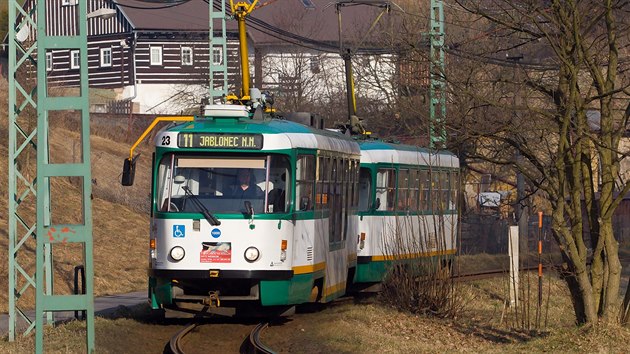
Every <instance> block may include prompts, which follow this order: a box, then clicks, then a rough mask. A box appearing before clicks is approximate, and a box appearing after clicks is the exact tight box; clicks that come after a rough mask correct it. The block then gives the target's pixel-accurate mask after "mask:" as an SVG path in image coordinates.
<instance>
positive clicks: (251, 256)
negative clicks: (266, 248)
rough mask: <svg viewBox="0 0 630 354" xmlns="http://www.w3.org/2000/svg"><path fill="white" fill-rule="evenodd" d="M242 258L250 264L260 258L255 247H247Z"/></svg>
mask: <svg viewBox="0 0 630 354" xmlns="http://www.w3.org/2000/svg"><path fill="white" fill-rule="evenodd" d="M244 256H245V260H246V261H248V262H250V263H252V262H256V261H257V260H258V258H259V257H260V251H259V250H258V248H256V247H247V249H246V250H245V254H244Z"/></svg>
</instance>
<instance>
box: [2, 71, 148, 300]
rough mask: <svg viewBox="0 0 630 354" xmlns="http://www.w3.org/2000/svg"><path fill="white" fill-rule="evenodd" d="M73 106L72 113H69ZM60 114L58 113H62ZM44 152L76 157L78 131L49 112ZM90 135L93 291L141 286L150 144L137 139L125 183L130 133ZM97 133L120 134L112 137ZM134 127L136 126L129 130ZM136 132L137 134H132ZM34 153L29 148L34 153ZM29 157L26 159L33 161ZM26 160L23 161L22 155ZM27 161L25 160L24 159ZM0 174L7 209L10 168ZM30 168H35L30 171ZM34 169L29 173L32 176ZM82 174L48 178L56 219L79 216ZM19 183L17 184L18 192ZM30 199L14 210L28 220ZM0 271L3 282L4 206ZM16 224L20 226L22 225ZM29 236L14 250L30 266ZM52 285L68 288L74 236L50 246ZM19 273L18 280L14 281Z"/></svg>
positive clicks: (30, 295)
mask: <svg viewBox="0 0 630 354" xmlns="http://www.w3.org/2000/svg"><path fill="white" fill-rule="evenodd" d="M7 90H8V88H7V83H6V82H5V81H2V80H0V102H6V100H7V96H6V95H7ZM6 109H7V105H6V104H5V103H3V104H0V133H1V135H0V136H1V137H2V139H1V140H2V142H3V143H1V144H0V166H8V161H7V156H8V147H7V141H8V130H7V127H8V124H7V112H6ZM70 114H71V113H70ZM62 118H64V117H62ZM51 122H52V123H51V132H50V136H49V140H50V145H49V146H50V152H51V159H52V160H53V162H57V163H59V162H64V163H67V162H74V161H78V160H79V159H80V153H79V149H78V146H79V145H80V134H79V131H78V128H77V127H76V124H72V123H71V122H69V120H68V119H58V117H55V118H54V120H53V121H51ZM92 134H93V135H92V136H91V138H90V139H91V140H90V142H91V152H90V153H91V162H92V164H91V165H92V178H93V180H94V183H93V184H92V196H93V200H92V209H93V210H92V219H93V240H94V249H93V255H94V274H95V277H94V282H95V294H96V295H106V294H115V293H125V292H130V291H135V290H141V289H144V288H145V287H146V269H147V251H146V250H147V242H148V241H147V240H148V230H149V215H148V214H149V213H148V199H149V198H148V195H149V193H150V190H149V188H150V180H149V175H150V165H151V161H150V152H149V150H148V148H149V147H148V145H145V144H143V145H141V146H140V151H141V152H143V155H144V156H143V158H141V159H139V165H138V170H137V175H136V177H137V178H136V181H137V183H136V185H134V186H133V187H127V188H125V189H123V187H122V186H121V185H120V173H121V170H122V162H123V159H124V158H125V157H127V156H128V154H129V147H130V146H131V144H130V143H129V141H130V137H129V134H128V132H127V131H126V130H123V129H107V130H104V129H102V127H99V126H93V127H92ZM97 134H100V135H107V136H110V137H118V140H110V139H106V138H103V137H101V136H99V135H97ZM134 134H135V133H134ZM136 136H138V135H136ZM32 159H34V154H33V156H32ZM31 163H32V161H31ZM25 164H26V163H25ZM26 165H28V164H26ZM2 170H3V171H5V173H3V174H2V175H0V195H2V196H4V197H2V198H0V208H2V210H8V206H7V198H6V196H8V172H6V171H7V170H6V167H5V168H2ZM31 172H32V173H34V171H31ZM33 177H34V176H33V175H31V176H30V178H33ZM80 186H81V182H80V181H77V180H76V179H70V178H55V179H53V180H52V181H51V202H52V218H53V222H54V223H65V222H81V220H82V218H81V215H80V210H81V206H80V205H81V194H80V190H81V189H80ZM24 188H25V187H23V186H20V192H21V191H22V190H23V189H24ZM34 202H35V200H34V199H33V198H32V197H29V198H27V200H26V201H25V202H24V203H22V204H21V205H20V207H19V209H18V213H19V214H20V216H22V217H24V218H25V219H27V220H28V221H29V222H34V215H35V213H34V210H35V204H34ZM0 215H3V216H2V217H0V260H1V261H0V279H2V280H3V281H2V282H0V283H2V284H7V283H6V279H7V277H8V262H7V259H8V254H7V251H8V225H7V217H6V215H7V214H6V213H0ZM19 232H21V233H25V230H24V229H20V230H19ZM34 249H35V240H34V239H33V238H29V240H28V241H27V242H26V243H25V245H24V246H23V248H22V250H21V251H20V253H19V254H18V262H19V263H20V264H21V265H23V266H24V267H25V268H26V269H27V270H28V271H29V272H32V270H33V269H34V252H33V250H34ZM53 252H54V257H55V258H54V269H55V273H54V278H55V281H54V292H55V294H68V293H70V292H71V290H72V283H73V269H74V266H76V265H79V264H81V263H82V259H83V256H82V250H81V247H80V246H79V245H77V244H68V245H58V246H55V247H54V251H53ZM21 284H23V281H22V282H20V283H19V284H18V286H20V285H21ZM3 288H4V290H3V291H0V312H6V311H7V310H8V303H7V302H8V299H7V296H8V292H7V288H6V286H3ZM19 305H20V307H21V308H32V307H33V306H34V291H32V290H29V291H27V292H26V293H25V295H24V296H23V297H22V298H21V299H20V300H19Z"/></svg>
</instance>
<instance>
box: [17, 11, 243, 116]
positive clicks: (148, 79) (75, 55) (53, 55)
mask: <svg viewBox="0 0 630 354" xmlns="http://www.w3.org/2000/svg"><path fill="white" fill-rule="evenodd" d="M34 3H36V1H34V0H27V1H26V2H25V4H24V8H25V10H26V11H31V10H32V7H33V6H34ZM76 4H77V2H76V0H46V8H47V9H49V13H50V17H49V18H48V19H47V20H48V22H47V31H48V35H51V36H55V35H73V34H75V33H76V31H77V28H76V21H75V19H76V10H77V5H76ZM87 13H88V33H87V35H88V65H89V68H88V77H89V86H90V88H93V89H97V92H104V91H98V89H107V90H109V91H113V92H114V94H113V96H112V95H107V96H108V100H109V101H110V102H108V104H107V105H106V104H97V105H93V107H92V109H93V110H97V111H111V110H112V108H114V109H115V110H116V111H121V108H122V111H126V112H130V111H132V112H133V113H172V112H176V113H177V112H178V110H179V109H180V108H181V107H185V106H186V105H187V104H188V102H187V101H186V100H183V99H180V98H182V97H183V96H186V97H190V96H194V95H203V93H200V92H199V90H202V89H204V88H205V91H207V87H208V77H209V68H208V63H209V58H210V57H211V55H210V49H209V41H208V32H209V22H208V18H209V9H208V5H207V3H205V2H204V1H203V0H191V1H188V2H182V3H178V4H177V6H165V5H164V4H163V3H157V2H146V1H137V0H117V1H116V2H113V1H110V0H87ZM100 14H109V16H99V15H100ZM228 24H230V22H228ZM217 28H220V27H219V21H215V30H216V29H217ZM27 29H28V33H26V32H25V33H23V34H22V38H23V40H25V41H29V40H31V41H32V40H34V39H35V36H36V32H35V29H33V28H27ZM226 32H227V33H226V34H227V53H225V54H226V55H225V56H224V53H223V52H222V47H219V46H215V47H214V48H213V52H212V58H211V59H212V60H213V63H214V64H221V63H222V62H223V61H224V60H225V57H227V59H228V60H227V65H228V70H227V71H228V80H229V82H230V85H231V87H233V86H234V85H235V83H236V82H239V81H240V80H239V78H238V76H239V75H240V69H239V67H238V61H237V60H235V58H236V56H237V55H238V35H237V32H236V25H235V24H233V25H232V26H231V27H230V28H227V26H226ZM18 37H20V35H18ZM45 60H46V70H47V80H48V86H49V88H52V89H55V88H57V89H67V88H72V87H78V85H79V70H78V69H79V51H78V50H70V49H56V50H52V51H49V52H47V53H46V54H45ZM215 79H216V80H219V79H221V78H220V77H218V78H215ZM191 88H195V89H197V90H194V89H191ZM102 95H105V94H101V96H102ZM96 96H97V97H98V96H99V94H98V93H97V95H96ZM180 96H182V97H180ZM191 99H193V100H196V101H197V102H199V101H200V98H199V97H194V98H191ZM97 101H98V100H97ZM132 102H133V105H132V104H131V103H132Z"/></svg>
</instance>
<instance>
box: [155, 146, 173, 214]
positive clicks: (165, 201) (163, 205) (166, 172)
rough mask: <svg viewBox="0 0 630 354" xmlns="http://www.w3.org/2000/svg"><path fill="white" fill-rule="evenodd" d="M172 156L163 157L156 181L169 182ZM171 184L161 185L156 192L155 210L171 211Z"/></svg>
mask: <svg viewBox="0 0 630 354" xmlns="http://www.w3.org/2000/svg"><path fill="white" fill-rule="evenodd" d="M172 160H173V155H171V156H168V157H165V158H164V159H163V160H162V162H161V163H160V165H159V167H158V176H157V178H158V181H167V180H168V181H170V180H171V178H172V175H171V173H172V170H171V165H172ZM171 188H172V184H171V183H162V184H161V188H159V189H158V192H157V196H156V197H157V208H158V209H159V210H160V211H171V210H170V209H171V205H170V204H171V203H170V195H171Z"/></svg>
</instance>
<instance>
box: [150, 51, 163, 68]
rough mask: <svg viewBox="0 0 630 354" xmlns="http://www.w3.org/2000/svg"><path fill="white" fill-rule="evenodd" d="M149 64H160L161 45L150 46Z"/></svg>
mask: <svg viewBox="0 0 630 354" xmlns="http://www.w3.org/2000/svg"><path fill="white" fill-rule="evenodd" d="M151 65H162V47H151Z"/></svg>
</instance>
